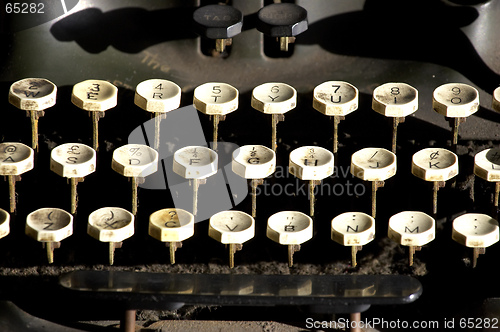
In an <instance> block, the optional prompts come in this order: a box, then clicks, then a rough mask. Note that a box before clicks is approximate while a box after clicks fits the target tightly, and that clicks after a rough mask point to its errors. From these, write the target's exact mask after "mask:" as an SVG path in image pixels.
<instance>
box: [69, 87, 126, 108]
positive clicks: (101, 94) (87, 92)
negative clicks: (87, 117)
mask: <svg viewBox="0 0 500 332" xmlns="http://www.w3.org/2000/svg"><path fill="white" fill-rule="evenodd" d="M117 97H118V88H117V87H116V86H114V85H113V84H111V83H109V82H107V81H102V80H87V81H83V82H80V83H77V84H75V85H74V86H73V93H72V95H71V102H72V103H73V104H74V105H76V106H77V107H79V108H81V109H83V110H86V111H97V112H104V111H107V110H108V109H110V108H113V107H115V106H116V104H117Z"/></svg>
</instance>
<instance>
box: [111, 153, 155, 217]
mask: <svg viewBox="0 0 500 332" xmlns="http://www.w3.org/2000/svg"><path fill="white" fill-rule="evenodd" d="M111 168H112V169H113V170H114V171H116V172H117V173H119V174H121V175H123V176H126V177H128V178H130V179H131V181H132V214H133V215H134V216H135V215H136V214H137V187H138V185H139V184H140V183H143V182H144V178H145V177H146V176H148V175H150V174H153V173H154V172H156V171H157V170H158V152H156V150H154V149H152V148H150V147H149V146H147V145H143V144H127V145H124V146H121V147H119V148H118V149H115V151H113V160H112V161H111Z"/></svg>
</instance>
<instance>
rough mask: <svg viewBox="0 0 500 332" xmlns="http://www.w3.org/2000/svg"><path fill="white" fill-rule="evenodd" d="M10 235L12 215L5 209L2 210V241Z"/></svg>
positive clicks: (0, 234)
mask: <svg viewBox="0 0 500 332" xmlns="http://www.w3.org/2000/svg"><path fill="white" fill-rule="evenodd" d="M9 233H10V214H9V213H8V212H7V211H5V210H4V209H0V239H1V238H3V237H6V236H7V235H9Z"/></svg>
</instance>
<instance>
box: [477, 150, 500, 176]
mask: <svg viewBox="0 0 500 332" xmlns="http://www.w3.org/2000/svg"><path fill="white" fill-rule="evenodd" d="M474 174H475V175H477V176H479V177H480V178H482V179H484V180H486V181H490V182H497V181H500V149H499V148H492V149H486V150H483V151H481V152H479V153H477V154H476V156H475V157H474Z"/></svg>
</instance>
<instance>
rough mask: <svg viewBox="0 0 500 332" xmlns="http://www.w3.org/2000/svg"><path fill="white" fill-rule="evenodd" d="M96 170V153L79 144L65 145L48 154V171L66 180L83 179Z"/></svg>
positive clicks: (88, 147)
mask: <svg viewBox="0 0 500 332" xmlns="http://www.w3.org/2000/svg"><path fill="white" fill-rule="evenodd" d="M95 168H96V152H95V150H94V149H92V148H91V147H90V146H87V145H85V144H80V143H66V144H61V145H59V146H57V147H55V148H54V149H53V150H52V152H51V153H50V169H51V170H52V171H53V172H55V173H56V174H57V175H60V176H63V177H66V178H77V177H84V176H87V175H89V174H90V173H93V172H94V171H95Z"/></svg>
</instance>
